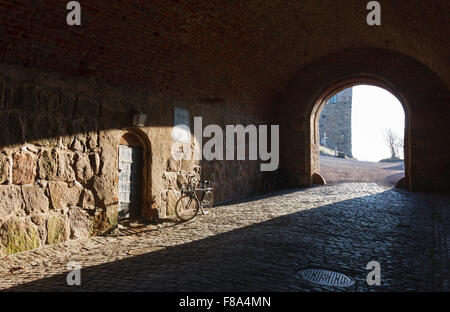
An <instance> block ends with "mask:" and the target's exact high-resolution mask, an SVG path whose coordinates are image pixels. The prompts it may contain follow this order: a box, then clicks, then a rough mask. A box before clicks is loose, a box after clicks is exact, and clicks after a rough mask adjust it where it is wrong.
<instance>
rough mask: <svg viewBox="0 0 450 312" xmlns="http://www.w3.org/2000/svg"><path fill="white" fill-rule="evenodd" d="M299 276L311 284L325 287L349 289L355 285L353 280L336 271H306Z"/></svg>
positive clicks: (299, 273) (302, 271) (300, 272)
mask: <svg viewBox="0 0 450 312" xmlns="http://www.w3.org/2000/svg"><path fill="white" fill-rule="evenodd" d="M297 274H298V276H299V277H300V278H302V279H304V280H306V281H308V282H310V283H313V284H316V285H323V286H336V287H349V286H352V285H354V284H355V281H354V280H353V278H351V277H349V276H347V275H345V274H342V273H339V272H334V271H329V270H323V269H304V270H301V271H299V272H298V273H297Z"/></svg>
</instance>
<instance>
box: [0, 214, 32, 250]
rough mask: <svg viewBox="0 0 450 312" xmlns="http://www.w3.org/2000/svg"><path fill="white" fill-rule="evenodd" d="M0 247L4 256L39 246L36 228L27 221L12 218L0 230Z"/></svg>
mask: <svg viewBox="0 0 450 312" xmlns="http://www.w3.org/2000/svg"><path fill="white" fill-rule="evenodd" d="M0 234H1V235H0V236H1V245H0V248H1V249H3V250H4V253H5V254H13V253H16V252H22V251H27V250H32V249H35V248H38V247H39V246H40V242H39V234H38V231H37V228H36V226H35V225H34V224H33V223H31V222H30V221H28V220H25V219H18V218H14V219H11V220H8V221H7V222H6V223H5V224H3V226H2V228H1V229H0Z"/></svg>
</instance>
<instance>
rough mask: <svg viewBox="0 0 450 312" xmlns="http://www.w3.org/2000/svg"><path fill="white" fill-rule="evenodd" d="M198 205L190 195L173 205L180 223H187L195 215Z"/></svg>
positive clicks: (184, 196)
mask: <svg viewBox="0 0 450 312" xmlns="http://www.w3.org/2000/svg"><path fill="white" fill-rule="evenodd" d="M199 207H200V205H199V202H198V200H197V198H195V197H194V196H192V195H183V196H182V197H181V198H180V199H178V201H177V203H176V205H175V213H176V214H177V217H178V218H179V219H180V220H182V221H189V220H191V219H192V218H193V217H195V216H196V215H197V212H198V209H199Z"/></svg>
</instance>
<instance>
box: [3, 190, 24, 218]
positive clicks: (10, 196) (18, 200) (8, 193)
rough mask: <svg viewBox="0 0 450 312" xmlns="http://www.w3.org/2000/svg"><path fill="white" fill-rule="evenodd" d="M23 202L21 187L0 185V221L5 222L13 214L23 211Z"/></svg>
mask: <svg viewBox="0 0 450 312" xmlns="http://www.w3.org/2000/svg"><path fill="white" fill-rule="evenodd" d="M22 205H23V200H22V194H21V190H20V187H18V186H14V185H0V220H3V221H4V220H5V218H6V217H7V216H9V215H10V214H12V213H13V212H15V211H17V210H20V209H22Z"/></svg>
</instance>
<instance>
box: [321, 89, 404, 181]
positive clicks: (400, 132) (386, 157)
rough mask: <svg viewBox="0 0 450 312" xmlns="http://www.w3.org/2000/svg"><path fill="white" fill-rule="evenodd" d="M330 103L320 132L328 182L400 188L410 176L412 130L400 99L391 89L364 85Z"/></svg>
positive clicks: (323, 108) (324, 175) (341, 93)
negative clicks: (407, 155) (407, 158)
mask: <svg viewBox="0 0 450 312" xmlns="http://www.w3.org/2000/svg"><path fill="white" fill-rule="evenodd" d="M326 99H327V98H326ZM326 99H324V100H323V101H322V104H321V107H320V108H319V110H318V111H317V113H316V118H318V121H316V122H315V125H317V124H318V126H317V128H316V129H314V131H315V139H316V142H315V144H317V145H318V146H319V155H320V156H319V164H320V166H319V168H320V169H319V172H318V173H319V174H320V175H321V177H322V178H323V180H324V181H323V182H326V183H342V182H376V183H381V184H386V185H391V186H394V185H396V184H397V183H398V182H399V180H400V179H402V178H404V176H405V166H404V150H403V147H404V142H405V134H406V135H407V132H406V131H405V115H406V114H405V112H404V107H403V105H402V104H401V103H400V101H399V100H398V99H397V98H396V97H395V96H394V95H393V94H392V93H390V92H389V91H387V90H385V89H382V88H379V87H375V86H370V85H361V84H355V85H353V86H351V87H346V88H345V89H343V90H342V91H339V92H335V93H333V94H332V95H331V97H329V98H328V100H326ZM317 131H318V133H317ZM317 141H318V142H317Z"/></svg>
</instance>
